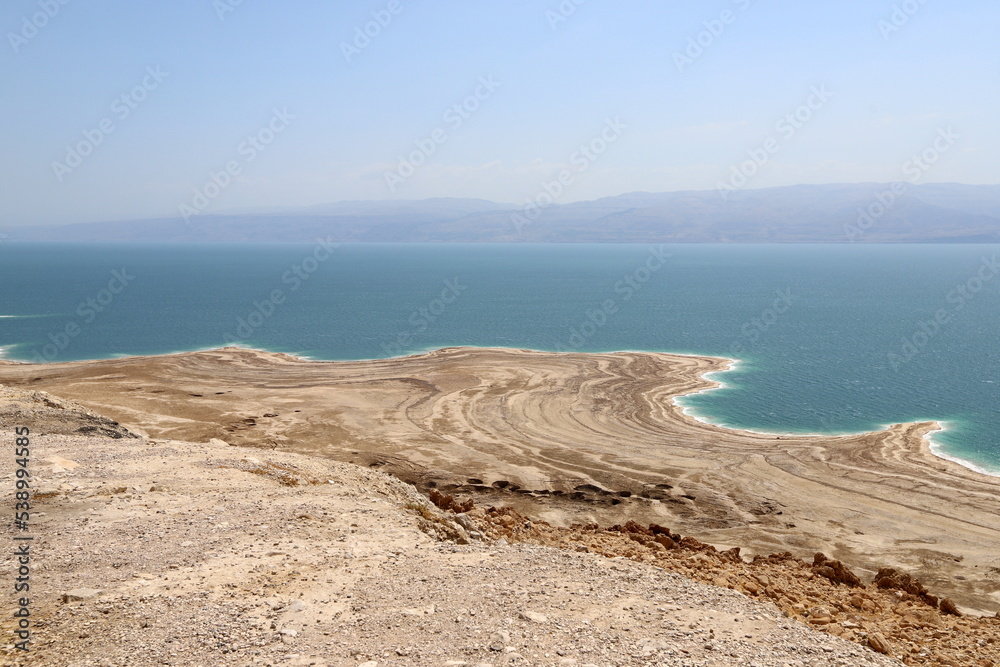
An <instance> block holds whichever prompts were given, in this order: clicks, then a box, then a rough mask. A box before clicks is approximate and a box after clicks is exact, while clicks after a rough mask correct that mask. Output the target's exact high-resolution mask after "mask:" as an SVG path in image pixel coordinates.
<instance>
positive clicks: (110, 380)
mask: <svg viewBox="0 0 1000 667" xmlns="http://www.w3.org/2000/svg"><path fill="white" fill-rule="evenodd" d="M728 363H729V361H728V360H724V359H716V358H709V357H696V356H680V355H670V354H661V353H646V352H620V353H607V354H582V353H581V354H576V353H547V352H534V351H528V350H513V349H482V348H447V349H443V350H438V351H435V352H431V353H427V354H422V355H418V356H411V357H403V358H396V359H388V360H373V361H357V362H321V361H309V360H303V359H299V358H295V357H292V356H288V355H283V354H276V353H270V352H262V351H255V350H245V349H236V348H226V349H222V350H215V351H205V352H192V353H181V354H174V355H165V356H156V357H131V358H124V359H113V360H102V361H83V362H70V363H59V364H47V365H31V364H18V363H11V362H2V363H0V383H2V384H5V385H9V386H11V387H17V388H22V389H31V390H35V391H45V392H49V393H51V394H53V395H55V396H59V397H62V398H66V399H71V400H73V401H77V402H79V403H80V404H82V405H84V406H87V407H88V408H90V409H92V410H94V411H96V412H98V413H100V414H102V415H106V416H108V417H111V418H113V419H114V420H117V421H119V422H121V423H122V424H126V425H129V427H134V428H136V429H139V430H140V431H143V432H145V433H146V434H148V435H149V436H150V437H153V438H161V439H172V440H178V441H187V442H209V441H210V440H212V439H213V438H215V439H218V440H221V441H224V442H225V443H228V444H230V445H234V446H247V447H253V448H259V449H262V450H281V451H289V452H295V453H300V454H310V455H318V456H321V457H325V458H328V459H334V460H337V461H341V462H347V463H356V464H359V465H362V466H365V467H370V468H373V469H377V470H381V471H384V472H388V473H390V474H392V475H393V476H395V477H397V478H399V479H401V480H403V481H406V482H410V483H413V484H415V485H416V486H417V488H418V489H421V490H424V491H427V490H428V489H431V488H435V489H437V490H440V491H443V492H446V493H449V494H453V495H456V496H457V497H459V498H465V497H469V498H473V499H474V500H475V502H476V503H477V504H479V505H505V506H509V507H512V508H513V509H515V510H518V511H520V512H522V513H523V514H524V515H526V516H530V517H532V518H535V519H539V520H545V521H547V522H549V523H551V524H553V525H555V526H568V525H570V524H573V523H597V524H600V525H602V526H604V525H613V524H616V523H622V522H624V521H626V520H634V521H637V522H639V523H657V524H662V525H665V526H669V527H670V528H671V529H672V530H675V531H677V532H678V533H680V534H683V535H690V536H693V537H695V538H697V539H698V540H701V541H703V542H707V543H710V544H713V545H717V546H719V547H720V548H727V547H732V546H740V547H742V548H743V550H744V551H743V553H744V555H745V556H748V555H753V554H770V553H775V552H782V551H789V552H791V553H793V554H795V555H796V556H799V557H804V558H808V559H811V558H812V555H813V553H815V552H818V551H821V552H824V553H825V554H827V555H828V556H830V557H832V558H836V559H839V560H841V561H843V562H844V563H845V564H847V565H849V566H850V567H851V568H853V569H854V570H855V571H856V572H857V573H858V574H859V575H861V576H863V577H864V576H865V575H867V576H868V577H870V576H871V575H873V574H874V573H875V572H876V571H877V570H878V569H879V568H882V567H894V568H897V569H899V570H901V571H903V572H907V573H909V574H912V575H914V576H916V577H918V578H919V579H920V580H921V581H922V582H923V583H924V584H925V585H926V586H927V588H928V589H929V590H931V591H932V592H933V593H935V594H936V595H939V596H947V597H950V598H951V599H953V600H954V601H955V602H956V603H957V604H958V605H959V607H960V608H961V609H963V610H965V611H967V612H971V613H988V614H991V615H992V614H993V613H995V612H996V611H997V610H998V609H1000V582H998V574H1000V519H998V517H1000V479H997V478H993V477H989V476H985V475H980V474H977V473H975V472H974V471H971V470H969V469H967V468H964V467H962V466H960V465H958V464H955V463H952V462H950V461H946V460H943V459H941V458H939V457H937V456H934V455H933V453H932V452H931V451H930V450H929V447H928V445H927V442H926V439H925V438H924V435H925V434H926V433H927V432H929V431H931V430H932V429H934V428H935V424H933V423H916V424H896V425H893V426H891V427H889V428H887V429H886V430H884V431H879V432H873V433H864V434H856V435H845V436H777V435H768V434H758V433H748V432H742V431H736V430H732V429H726V428H721V427H717V426H713V425H710V424H706V423H703V422H700V421H698V420H696V419H694V418H691V417H689V416H687V415H685V414H684V413H683V411H682V409H681V408H680V407H679V406H677V405H676V404H675V401H674V399H675V397H677V396H680V395H684V394H687V393H690V392H694V391H699V390H701V389H704V388H706V387H709V386H711V385H712V382H711V381H710V380H706V379H705V378H704V376H705V374H706V373H710V372H712V371H719V370H722V369H724V368H725V367H726V366H727V364H728Z"/></svg>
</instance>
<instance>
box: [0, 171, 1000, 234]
mask: <svg viewBox="0 0 1000 667" xmlns="http://www.w3.org/2000/svg"><path fill="white" fill-rule="evenodd" d="M547 203H548V205H546V204H547ZM2 231H3V233H5V234H6V235H7V237H6V240H9V241H145V242H198V241H212V242H277V241H304V242H308V241H314V240H316V239H317V238H323V239H329V240H331V241H334V242H336V241H341V242H425V243H427V242H447V243H455V242H487V243H582V242H593V243H1000V185H960V184H950V183H940V184H928V185H911V184H908V183H897V184H885V183H858V184H845V185H796V186H789V187H780V188H767V189H761V190H739V191H735V192H731V193H729V194H728V196H727V197H725V198H724V197H723V196H722V194H720V192H718V191H715V190H707V191H685V192H663V193H648V192H633V193H629V194H624V195H619V196H617V197H605V198H602V199H596V200H594V201H586V202H576V203H572V204H563V205H560V204H552V203H549V202H548V200H547V199H545V198H544V197H543V201H541V202H537V205H536V206H528V205H523V206H518V205H514V204H499V203H496V202H491V201H486V200H482V199H449V198H443V199H424V200H419V201H396V200H388V201H345V202H338V203H336V204H325V205H321V206H311V207H305V208H297V209H288V210H276V209H268V210H266V211H262V210H259V211H250V212H246V211H244V212H230V213H226V214H201V215H196V216H192V217H191V218H190V220H189V221H185V220H183V219H182V218H181V217H180V216H178V217H177V218H157V219H149V220H131V221H121V222H98V223H79V224H72V225H64V226H59V227H21V228H12V229H6V230H2Z"/></svg>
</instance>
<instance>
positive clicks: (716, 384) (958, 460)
mask: <svg viewBox="0 0 1000 667" xmlns="http://www.w3.org/2000/svg"><path fill="white" fill-rule="evenodd" d="M7 317H22V316H7ZM18 345H20V343H13V344H10V345H6V346H0V364H22V365H29V366H30V365H39V366H48V365H57V364H67V363H88V362H100V361H110V360H133V359H148V358H153V357H176V356H182V355H186V354H197V353H203V352H214V351H220V350H226V349H236V350H244V351H247V352H259V353H264V354H275V355H283V356H286V357H289V358H292V359H295V360H299V361H303V362H310V363H366V362H384V361H402V360H405V359H409V358H415V357H423V356H428V355H433V354H435V353H437V352H441V351H444V350H507V351H514V352H537V353H541V354H664V355H668V356H674V357H691V358H695V359H705V360H718V361H724V362H726V363H727V364H728V365H727V366H726V367H725V368H718V369H710V370H707V371H704V372H703V373H702V374H701V379H702V380H704V381H705V382H706V383H709V384H708V386H705V387H701V388H699V389H696V390H692V391H690V392H687V393H684V394H678V395H676V396H674V397H672V401H673V403H674V404H675V405H676V406H677V407H678V409H679V410H680V412H681V413H682V414H683V415H684V416H685V417H688V418H690V419H693V420H694V421H696V422H699V423H701V424H705V425H707V426H713V427H716V428H720V429H725V430H727V431H732V432H735V433H749V434H755V435H763V436H771V437H780V438H838V437H844V436H863V435H867V434H874V433H882V432H886V431H888V430H889V429H890V428H891V427H893V426H894V425H896V424H904V425H905V424H924V423H931V422H933V423H935V424H937V425H938V428H935V429H933V430H932V431H930V432H928V433H927V434H925V435H924V439H925V440H926V446H927V450H928V451H929V452H930V453H931V454H932V455H933V456H935V457H936V458H939V459H941V460H943V461H947V462H949V463H953V464H955V465H959V466H961V467H963V468H965V469H967V470H971V471H972V472H975V473H977V474H980V475H984V476H986V477H990V478H995V479H997V478H1000V470H998V471H995V472H991V471H990V470H988V469H986V468H985V467H983V466H982V465H981V464H980V463H979V462H976V461H972V460H969V459H964V458H962V457H960V456H956V455H954V454H949V453H947V452H942V451H941V447H943V446H944V445H942V444H941V443H940V442H937V441H935V440H934V434H935V433H940V432H943V431H946V430H947V420H945V419H926V420H924V419H920V420H911V421H905V422H889V423H886V424H880V425H879V426H878V427H877V428H874V429H870V430H860V431H837V432H833V431H831V432H826V433H823V432H795V431H761V430H757V429H753V428H748V427H742V426H734V425H731V424H725V423H722V422H718V421H714V420H713V419H712V418H711V417H707V416H705V415H699V414H696V413H695V411H694V408H693V407H691V406H688V405H684V404H683V399H685V398H689V397H692V396H697V395H699V394H705V393H709V392H712V391H717V390H720V389H726V388H727V387H728V385H727V384H726V383H725V381H724V380H721V379H717V378H714V377H710V376H713V375H716V374H720V375H721V374H724V373H730V372H735V371H736V370H737V369H738V367H739V365H740V364H741V363H744V362H743V361H742V360H740V359H736V358H734V357H725V356H716V355H707V354H697V353H693V352H666V351H660V350H655V351H654V350H610V351H602V352H578V351H555V350H535V349H530V348H517V347H490V346H478V345H448V346H444V347H428V348H426V349H423V350H416V351H413V352H410V353H409V354H402V355H398V356H394V357H379V358H375V359H371V358H366V359H318V358H315V357H310V356H306V355H303V354H297V353H292V352H279V351H274V350H268V349H266V348H263V347H254V346H251V345H240V344H233V345H226V346H223V347H204V348H198V349H191V350H177V351H173V352H164V353H160V354H150V355H145V354H125V355H120V356H113V357H106V358H101V359H76V360H71V361H51V362H46V363H45V364H37V362H33V361H23V360H18V359H10V358H8V357H7V356H6V353H7V351H8V350H10V349H13V348H16V347H17V346H18Z"/></svg>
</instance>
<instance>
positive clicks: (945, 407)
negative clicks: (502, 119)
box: [0, 243, 1000, 473]
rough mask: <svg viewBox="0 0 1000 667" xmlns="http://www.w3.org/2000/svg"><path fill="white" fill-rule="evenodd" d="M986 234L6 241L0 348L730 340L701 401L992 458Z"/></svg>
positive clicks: (698, 350)
mask: <svg viewBox="0 0 1000 667" xmlns="http://www.w3.org/2000/svg"><path fill="white" fill-rule="evenodd" d="M998 254H1000V247H998V246H969V245H911V246H848V245H844V246H787V245H783V246H748V245H738V246H719V245H713V246H699V245H676V246H669V247H666V246H652V247H651V246H644V245H529V246H525V245H364V244H359V245H343V246H340V247H337V248H334V247H326V246H323V245H322V244H317V245H298V244H295V245H293V244H289V245H278V246H274V245H272V246H267V245H236V246H231V245H187V246H185V245H178V246H152V245H149V246H145V245H41V244H40V245H35V244H10V243H8V244H0V278H2V285H3V289H2V290H0V352H2V354H3V355H4V356H5V357H7V358H9V359H16V360H25V361H30V360H35V361H66V360H73V359H96V358H108V357H114V356H119V355H133V354H160V353H168V352H177V351H183V350H194V349H205V348H212V347H219V346H222V345H225V344H231V343H239V344H243V345H247V346H253V347H260V348H266V349H269V350H275V351H282V352H289V353H294V354H299V355H303V356H308V357H312V358H316V359H368V358H383V357H390V356H397V355H401V354H408V353H413V352H418V351H422V350H427V349H434V348H439V347H445V346H454V345H476V346H505V347H525V348H534V349H541V350H580V351H610V350H654V351H665V352H683V353H692V354H709V355H719V356H725V357H732V358H736V359H738V360H739V363H738V364H737V366H736V368H735V370H733V371H730V372H727V373H725V374H723V375H722V376H721V377H720V378H719V379H721V380H723V381H724V382H725V384H726V387H725V388H724V389H721V390H717V391H712V392H707V393H704V394H700V395H697V396H691V397H688V398H686V399H684V404H685V405H686V406H687V407H688V408H689V409H690V410H691V411H692V412H693V413H694V414H696V415H698V416H699V417H701V418H704V419H708V420H711V421H714V422H717V423H721V424H724V425H728V426H733V427H740V428H750V429H755V430H761V431H770V432H804V433H805V432H807V433H815V432H824V433H842V432H855V431H861V430H870V429H875V428H879V427H881V426H883V425H885V424H889V423H894V422H900V421H911V420H932V419H934V420H940V421H942V422H944V423H945V425H946V430H945V431H943V432H941V433H938V434H936V435H935V436H934V438H935V442H936V443H937V446H938V447H939V448H940V449H941V451H942V452H943V453H945V454H948V455H950V456H954V457H960V458H961V459H963V460H965V461H966V462H968V463H971V464H974V465H975V466H978V467H979V468H981V469H984V470H986V471H990V472H993V473H1000V410H998V409H997V406H998V405H1000V377H998V376H1000V345H998V343H1000V300H998V293H1000V291H998V290H1000V277H997V276H996V272H997V271H998V270H1000V269H998V267H996V266H995V265H994V261H995V260H994V258H995V257H996V256H997V255H998Z"/></svg>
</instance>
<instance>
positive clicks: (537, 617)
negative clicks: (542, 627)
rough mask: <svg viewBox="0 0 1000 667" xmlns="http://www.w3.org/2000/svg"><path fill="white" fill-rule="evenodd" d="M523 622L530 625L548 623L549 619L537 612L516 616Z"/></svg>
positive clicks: (521, 613) (524, 612) (527, 612)
mask: <svg viewBox="0 0 1000 667" xmlns="http://www.w3.org/2000/svg"><path fill="white" fill-rule="evenodd" d="M517 617H518V618H520V619H521V620H523V621H531V622H532V623H548V622H549V619H548V618H547V617H546V616H545V614H540V613H538V612H537V611H522V612H520V613H519V614H518V615H517Z"/></svg>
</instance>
